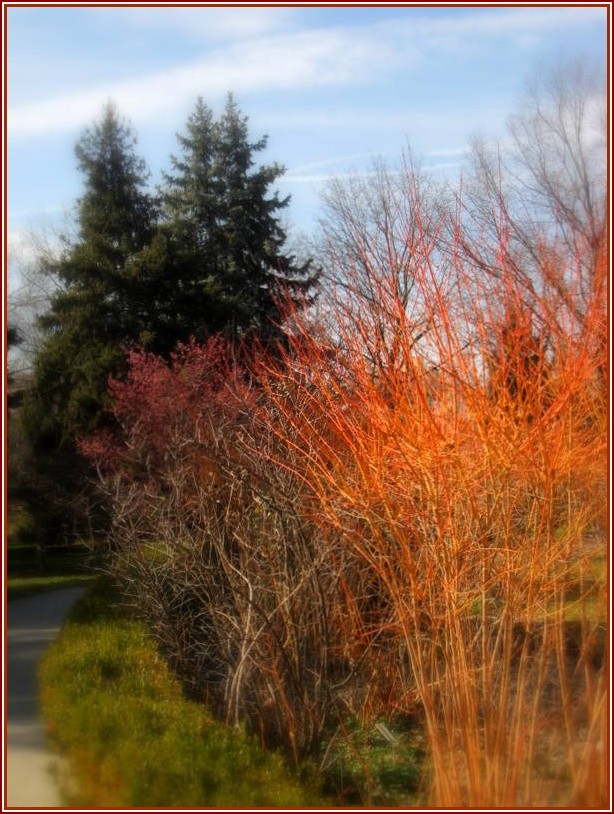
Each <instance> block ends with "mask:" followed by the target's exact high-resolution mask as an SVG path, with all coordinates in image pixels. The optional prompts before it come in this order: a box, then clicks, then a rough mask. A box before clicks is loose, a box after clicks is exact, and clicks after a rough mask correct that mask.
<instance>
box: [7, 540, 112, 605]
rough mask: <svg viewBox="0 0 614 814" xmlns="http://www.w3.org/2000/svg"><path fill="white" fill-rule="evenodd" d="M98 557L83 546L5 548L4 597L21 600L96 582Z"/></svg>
mask: <svg viewBox="0 0 614 814" xmlns="http://www.w3.org/2000/svg"><path fill="white" fill-rule="evenodd" d="M97 562H98V556H97V554H96V553H94V552H92V550H91V548H89V547H88V546H86V545H85V544H74V545H71V546H50V547H49V548H47V549H45V550H41V549H38V548H37V547H36V546H35V545H33V544H32V543H18V544H15V543H13V544H11V543H9V545H8V547H7V579H6V588H7V598H8V599H20V598H23V597H26V596H31V595H33V594H37V593H42V592H44V591H50V590H53V589H55V588H68V587H71V586H73V585H84V584H88V583H90V582H92V580H93V579H95V576H96V571H95V566H96V564H97Z"/></svg>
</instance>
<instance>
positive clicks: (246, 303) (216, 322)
mask: <svg viewBox="0 0 614 814" xmlns="http://www.w3.org/2000/svg"><path fill="white" fill-rule="evenodd" d="M247 121H248V120H247V117H244V116H242V115H241V113H240V111H239V110H238V107H237V105H236V103H235V101H234V99H233V97H232V95H230V94H229V96H228V98H227V102H226V106H225V109H224V112H223V114H222V115H221V117H220V118H219V119H218V120H217V121H216V120H215V119H214V117H213V114H212V112H211V110H210V109H209V108H208V107H207V106H206V105H205V104H204V102H203V100H202V99H201V98H199V99H198V101H197V103H196V107H195V109H194V111H193V113H192V114H191V115H190V117H189V118H188V121H187V126H186V133H185V134H184V135H178V140H179V145H180V148H181V155H180V157H176V156H173V157H172V158H171V162H172V167H173V172H171V173H170V174H168V175H166V176H165V186H164V190H163V206H164V209H163V211H164V219H165V225H164V227H163V230H162V231H163V234H164V235H165V236H166V248H167V253H168V254H167V259H168V262H169V266H170V269H169V273H168V284H169V286H170V287H171V289H172V290H171V291H169V297H168V303H169V307H170V308H171V309H172V311H173V313H172V321H174V322H175V327H176V328H177V329H178V332H179V335H178V336H176V338H178V339H187V338H188V336H189V335H195V336H196V337H198V338H200V339H202V338H204V337H205V336H207V335H210V334H212V333H215V332H219V331H221V332H223V333H224V334H225V335H227V336H228V337H230V338H235V339H238V338H244V337H245V336H246V335H250V334H253V333H257V334H258V335H259V336H260V337H261V338H265V339H266V338H267V337H269V336H270V335H271V334H273V333H275V328H274V325H275V324H276V323H278V322H279V321H280V319H281V316H280V313H279V310H278V306H277V295H278V294H279V291H280V289H283V290H284V291H285V293H286V294H287V295H289V296H290V298H291V299H292V300H293V301H295V302H308V301H310V297H311V295H312V294H313V290H314V286H315V282H316V277H317V275H316V274H314V273H312V271H311V263H310V262H309V261H308V262H306V263H304V264H297V262H296V259H295V257H293V256H291V255H289V254H286V253H285V252H284V244H285V242H286V234H285V231H284V229H283V227H282V225H281V222H280V218H279V214H280V212H281V210H283V209H284V208H285V207H286V206H287V205H288V202H289V198H285V199H280V198H279V195H278V193H277V192H273V193H271V192H270V191H269V190H270V187H271V185H272V184H273V183H274V182H275V181H276V180H277V178H279V176H280V175H281V174H282V173H283V168H282V167H280V166H279V165H278V164H271V165H261V166H260V167H258V168H257V169H254V164H255V155H256V154H257V153H259V152H261V151H262V150H264V149H265V147H266V144H267V139H266V137H263V138H261V139H260V140H259V141H255V142H251V141H250V140H249V133H248V126H247ZM169 321H170V320H169ZM181 334H183V335H181Z"/></svg>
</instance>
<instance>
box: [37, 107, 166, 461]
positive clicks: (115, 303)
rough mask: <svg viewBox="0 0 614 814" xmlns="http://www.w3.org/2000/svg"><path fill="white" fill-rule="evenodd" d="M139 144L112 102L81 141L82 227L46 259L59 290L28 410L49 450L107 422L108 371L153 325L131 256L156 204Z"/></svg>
mask: <svg viewBox="0 0 614 814" xmlns="http://www.w3.org/2000/svg"><path fill="white" fill-rule="evenodd" d="M135 142H136V139H135V137H134V135H133V133H132V131H131V129H130V127H129V126H128V125H127V124H126V123H124V122H122V121H121V120H120V118H119V116H118V113H117V111H116V109H115V108H114V106H113V105H112V104H109V105H107V106H106V108H105V109H104V112H103V115H102V118H101V120H100V122H98V123H96V124H95V125H94V126H93V127H92V128H91V129H88V130H86V132H85V133H84V135H83V136H82V138H81V139H80V140H79V142H78V143H77V145H76V148H75V153H76V156H77V161H78V167H79V169H80V171H81V172H82V173H83V175H84V180H85V192H84V194H83V197H82V198H81V199H80V200H79V202H78V206H77V218H78V227H79V232H78V237H77V239H76V241H75V242H73V243H71V244H68V245H66V246H65V248H64V251H63V252H62V254H61V256H60V258H59V259H58V260H56V261H55V262H50V263H49V264H48V271H49V273H51V274H53V275H54V276H55V277H56V278H57V280H58V282H59V289H58V292H57V293H56V294H55V295H54V296H53V298H52V300H51V303H50V309H49V312H48V313H47V314H46V315H45V316H44V317H43V318H41V320H40V321H41V326H42V327H43V328H44V330H45V331H46V339H45V341H44V343H43V346H42V347H41V350H40V352H39V353H38V355H37V358H36V361H35V381H34V385H33V388H32V390H31V392H30V393H29V396H28V399H27V403H26V410H25V418H26V423H27V426H28V427H29V429H30V430H31V435H32V436H33V440H34V441H35V442H38V443H39V444H44V445H46V446H49V447H51V448H54V447H57V446H60V445H62V444H65V443H67V442H70V441H72V440H73V439H74V438H76V437H77V436H79V435H80V434H83V433H86V432H88V431H90V430H92V429H93V428H94V427H96V426H97V425H98V424H99V423H100V420H101V417H102V414H103V405H104V402H105V398H106V387H107V379H108V376H109V374H110V373H115V374H116V373H118V371H119V369H120V368H121V365H122V362H123V356H124V351H123V349H124V346H125V345H128V344H132V343H134V342H136V341H138V340H139V336H140V334H142V333H143V331H144V330H145V329H146V327H147V325H148V322H147V318H146V315H145V314H144V313H143V311H142V309H140V308H139V307H138V301H139V297H141V296H142V295H141V294H140V293H139V292H140V289H141V287H142V286H141V281H140V280H138V279H135V266H134V261H135V258H137V257H138V255H139V252H141V251H142V250H143V249H144V247H146V246H147V244H148V243H149V242H150V241H151V238H152V234H153V225H152V219H153V212H154V207H153V202H152V199H151V197H150V196H149V195H148V194H147V192H146V189H145V184H146V179H147V173H146V169H145V164H144V162H143V161H142V160H141V159H140V158H138V157H137V155H136V153H135ZM136 269H137V271H138V264H137V266H136Z"/></svg>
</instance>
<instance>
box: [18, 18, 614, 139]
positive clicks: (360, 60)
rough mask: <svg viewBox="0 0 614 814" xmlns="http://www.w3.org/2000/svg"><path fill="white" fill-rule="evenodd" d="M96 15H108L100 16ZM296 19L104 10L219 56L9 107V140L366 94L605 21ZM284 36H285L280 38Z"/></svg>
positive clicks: (205, 56) (329, 117)
mask: <svg viewBox="0 0 614 814" xmlns="http://www.w3.org/2000/svg"><path fill="white" fill-rule="evenodd" d="M92 11H96V12H97V13H98V14H100V15H102V14H105V13H106V11H105V10H103V9H96V10H92ZM297 11H298V10H296V9H277V8H258V9H249V8H232V9H230V8H228V9H221V8H205V9H200V8H199V9H196V8H181V7H179V8H166V9H156V8H138V9H137V8H132V9H113V10H109V13H115V14H122V15H124V16H123V17H122V19H123V20H124V21H125V22H126V25H127V26H128V27H129V26H130V25H132V26H134V31H135V34H136V32H137V31H138V33H139V35H142V34H143V30H145V31H147V29H148V27H149V28H150V29H151V28H152V27H153V28H156V29H157V30H162V29H163V28H164V27H167V30H169V31H174V32H181V33H182V36H187V34H188V33H189V34H191V36H192V37H200V38H201V39H202V40H203V41H204V40H208V41H209V43H210V42H213V41H215V42H217V47H216V48H215V50H210V51H208V52H205V53H203V55H202V56H201V57H200V58H197V59H193V60H191V61H189V62H186V63H184V64H178V65H175V66H174V67H171V68H168V69H165V70H158V71H154V72H148V73H144V74H142V75H140V76H135V77H134V78H130V79H124V80H122V81H110V82H105V83H101V84H98V85H94V86H91V87H88V88H87V89H85V90H84V89H80V90H78V91H70V90H66V92H64V93H62V94H59V95H55V96H53V97H52V98H48V99H42V100H40V101H38V102H30V103H27V104H21V105H19V104H17V105H14V106H11V107H10V108H9V111H8V126H9V134H10V136H11V137H13V138H14V137H18V136H27V135H40V134H47V133H50V132H54V131H55V132H57V131H63V130H72V129H75V128H77V127H81V126H83V125H84V124H86V123H89V122H90V121H91V120H92V119H93V118H95V117H96V116H97V115H98V113H99V111H100V107H101V105H102V104H103V103H104V101H105V100H106V99H108V98H113V99H114V100H115V101H116V102H117V103H118V105H119V106H120V108H122V109H124V110H127V111H129V112H130V115H131V117H132V118H133V119H134V120H136V121H139V123H140V122H142V121H143V120H145V121H147V122H149V123H151V122H152V121H155V120H156V119H160V120H164V121H166V120H167V118H168V115H169V114H170V113H172V112H175V111H177V110H178V109H182V108H185V106H186V104H187V103H188V101H189V100H191V99H193V98H194V96H195V95H197V94H202V95H203V96H205V97H206V98H207V99H213V100H215V99H217V98H219V97H220V96H221V95H222V94H223V93H224V92H226V91H227V90H229V89H232V90H233V91H235V92H237V93H242V92H270V91H280V92H283V91H286V90H297V89H310V88H318V87H319V88H322V87H326V86H336V87H343V86H353V85H360V84H365V83H367V84H368V83H369V82H370V81H371V80H372V79H373V78H374V77H377V78H378V79H380V80H381V78H382V76H385V75H386V74H387V73H389V72H391V71H392V70H393V69H394V68H396V67H399V66H405V67H406V68H407V67H410V68H411V67H415V68H416V69H417V68H419V67H420V66H421V65H424V64H428V57H429V56H430V55H432V54H433V53H435V52H437V53H442V52H443V51H445V52H457V51H459V50H460V51H462V50H467V49H469V50H472V49H473V50H475V49H483V48H485V47H492V46H493V43H496V42H503V41H505V42H506V43H507V45H508V47H509V43H510V42H512V41H513V40H514V38H524V39H526V38H527V37H533V38H535V37H539V36H541V35H542V34H545V33H546V32H548V31H550V30H552V29H553V28H570V27H574V26H577V25H580V24H583V23H587V22H594V21H595V20H597V19H602V18H603V9H599V8H593V9H591V8H578V7H557V8H543V7H542V8H540V7H535V8H507V9H506V8H497V9H492V8H491V9H485V10H483V11H481V12H479V13H475V14H471V15H462V14H461V15H459V14H452V13H450V14H449V15H446V16H437V17H426V16H420V15H412V16H411V17H408V16H407V15H405V16H399V18H398V19H395V20H390V19H387V20H385V21H381V22H378V23H375V24H372V25H369V26H366V25H351V26H338V27H332V28H320V29H315V28H314V29H311V30H302V31H298V32H297V31H293V30H292V24H293V21H294V19H295V17H294V16H293V14H294V13H295V12H297ZM305 11H308V10H305ZM205 12H206V13H205ZM285 12H288V13H287V14H286V13H285ZM290 12H292V13H290ZM284 26H288V27H289V30H286V31H284V32H283V33H279V31H280V29H283V28H284ZM129 30H130V29H129V28H128V33H129ZM123 36H126V31H125V30H124V31H123ZM9 37H10V28H9ZM9 46H10V38H9ZM103 69H104V66H102V70H103ZM336 118H337V119H338V118H339V117H338V116H337V117H336ZM334 120H335V115H331V112H330V111H328V112H327V116H326V122H328V123H330V122H331V121H334ZM370 124H375V125H377V122H373V121H371V122H370Z"/></svg>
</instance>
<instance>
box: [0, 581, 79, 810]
mask: <svg viewBox="0 0 614 814" xmlns="http://www.w3.org/2000/svg"><path fill="white" fill-rule="evenodd" d="M83 591H84V588H81V587H74V588H63V589H62V590H57V591H50V592H48V593H43V594H37V595H35V596H31V597H27V598H25V599H14V600H11V601H9V602H8V603H7V634H8V636H7V649H6V657H7V658H6V670H7V672H6V676H7V683H6V699H5V702H6V723H7V729H6V775H5V803H6V806H7V807H11V808H12V807H18V808H27V809H32V808H39V807H51V808H58V807H60V806H61V805H62V800H61V797H60V792H59V789H58V785H57V780H56V778H57V775H58V773H59V771H60V770H61V768H62V767H61V763H60V759H59V758H58V757H57V756H55V755H54V754H53V752H52V751H51V749H50V748H49V744H48V742H47V738H46V735H45V727H44V724H43V721H42V718H41V713H40V706H39V697H38V679H37V669H38V664H39V662H40V660H41V657H42V655H43V653H44V652H45V649H46V648H47V647H48V646H49V644H51V642H52V641H53V640H54V639H55V637H56V636H57V634H58V632H59V630H60V627H61V624H62V621H63V620H64V618H65V616H66V614H67V613H68V611H69V609H70V607H71V606H72V605H73V604H74V602H75V601H76V600H77V598H78V597H79V596H80V595H81V594H82V593H83Z"/></svg>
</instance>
